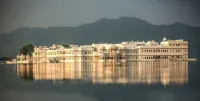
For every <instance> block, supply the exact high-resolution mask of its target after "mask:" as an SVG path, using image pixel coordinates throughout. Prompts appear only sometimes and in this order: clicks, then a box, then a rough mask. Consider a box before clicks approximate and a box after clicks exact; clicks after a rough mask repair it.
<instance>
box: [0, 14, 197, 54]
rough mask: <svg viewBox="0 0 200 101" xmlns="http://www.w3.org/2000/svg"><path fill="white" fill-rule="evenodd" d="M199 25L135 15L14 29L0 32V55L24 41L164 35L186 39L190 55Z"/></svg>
mask: <svg viewBox="0 0 200 101" xmlns="http://www.w3.org/2000/svg"><path fill="white" fill-rule="evenodd" d="M199 34H200V28H198V27H193V26H189V25H185V24H182V23H174V24H170V25H152V24H150V23H148V22H146V21H144V20H141V19H138V18H135V17H121V18H119V19H106V18H103V19H100V20H98V21H96V22H94V23H88V24H83V25H81V26H77V27H63V26H62V27H50V28H47V29H45V28H29V27H24V28H20V29H17V30H15V31H13V32H11V33H8V34H0V46H1V50H0V56H16V55H17V53H18V52H19V49H20V47H21V46H23V45H26V44H33V45H51V44H53V43H57V44H92V43H99V42H102V43H104V42H112V43H116V42H121V41H131V40H133V41H134V40H135V41H136V40H141V41H143V40H144V41H147V40H156V41H160V40H162V38H163V37H164V36H166V37H168V38H170V39H180V38H183V39H187V40H188V41H189V54H190V57H197V54H198V55H199V53H197V51H199V46H200V45H199V43H200V40H199V38H200V35H199Z"/></svg>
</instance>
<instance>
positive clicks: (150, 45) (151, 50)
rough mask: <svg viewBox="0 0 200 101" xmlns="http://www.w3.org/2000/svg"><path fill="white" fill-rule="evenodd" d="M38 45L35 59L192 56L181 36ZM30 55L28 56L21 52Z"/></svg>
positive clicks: (33, 60) (149, 59) (87, 60)
mask: <svg viewBox="0 0 200 101" xmlns="http://www.w3.org/2000/svg"><path fill="white" fill-rule="evenodd" d="M69 46H70V47H67V48H66V47H64V46H63V45H55V44H53V46H52V47H47V46H38V47H37V46H35V48H34V53H33V57H32V59H31V61H30V62H32V63H51V62H106V61H113V62H129V61H130V62H131V61H158V60H159V61H160V60H188V42H187V41H184V40H183V39H180V40H167V39H166V38H163V40H162V41H161V42H160V43H158V42H156V41H154V40H152V41H147V42H144V41H142V42H134V41H130V42H122V43H119V44H107V43H106V44H103V43H100V44H94V43H93V44H92V45H84V46H78V45H69ZM20 57H26V56H18V58H20Z"/></svg>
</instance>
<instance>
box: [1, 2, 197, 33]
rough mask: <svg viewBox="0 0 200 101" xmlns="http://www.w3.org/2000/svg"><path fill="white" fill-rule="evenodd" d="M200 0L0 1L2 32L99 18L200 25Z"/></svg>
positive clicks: (70, 23) (74, 23)
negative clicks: (130, 18) (126, 18)
mask: <svg viewBox="0 0 200 101" xmlns="http://www.w3.org/2000/svg"><path fill="white" fill-rule="evenodd" d="M199 6H200V2H199V0H0V33H2V32H10V31H13V30H15V29H17V28H20V27H25V26H28V27H45V28H46V27H50V26H78V25H81V24H84V23H91V22H94V21H96V20H98V19H100V18H114V19H116V18H119V17H122V16H128V17H132V16H134V17H138V18H141V19H143V20H146V21H148V22H150V23H152V24H170V23H174V22H183V23H187V24H190V25H193V26H200V20H199V19H200V10H198V9H200V7H199Z"/></svg>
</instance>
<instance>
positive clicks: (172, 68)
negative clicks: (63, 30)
mask: <svg viewBox="0 0 200 101" xmlns="http://www.w3.org/2000/svg"><path fill="white" fill-rule="evenodd" d="M17 73H18V75H19V76H20V77H21V78H22V79H33V80H63V81H64V80H83V81H89V82H90V81H91V82H92V83H97V84H99V83H100V84H107V83H116V84H159V83H161V84H163V85H167V84H185V83H187V82H188V61H145V62H112V61H110V62H82V63H74V62H73V63H38V64H17Z"/></svg>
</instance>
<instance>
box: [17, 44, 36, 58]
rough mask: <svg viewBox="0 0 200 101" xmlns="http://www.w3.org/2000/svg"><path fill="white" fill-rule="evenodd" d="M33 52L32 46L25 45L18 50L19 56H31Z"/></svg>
mask: <svg viewBox="0 0 200 101" xmlns="http://www.w3.org/2000/svg"><path fill="white" fill-rule="evenodd" d="M33 52H34V46H33V45H32V44H29V45H25V46H23V47H22V48H21V49H20V54H23V55H30V56H32V54H33Z"/></svg>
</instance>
